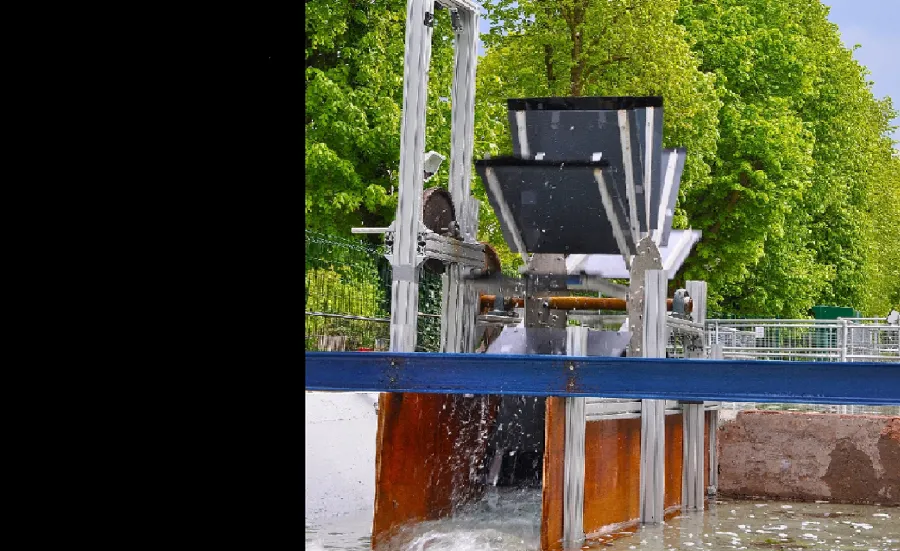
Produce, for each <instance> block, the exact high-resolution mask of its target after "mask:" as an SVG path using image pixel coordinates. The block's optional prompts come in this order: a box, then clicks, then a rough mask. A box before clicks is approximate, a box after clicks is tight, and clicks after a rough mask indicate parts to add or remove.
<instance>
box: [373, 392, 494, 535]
mask: <svg viewBox="0 0 900 551" xmlns="http://www.w3.org/2000/svg"><path fill="white" fill-rule="evenodd" d="M497 399H498V398H497V397H476V398H465V397H463V396H454V395H445V394H420V393H394V394H389V393H384V394H382V395H381V396H380V398H379V401H378V435H377V440H376V455H375V469H376V474H375V515H374V519H373V526H372V545H373V547H375V546H376V545H378V544H380V543H382V542H384V541H387V540H388V539H390V538H391V537H392V536H393V535H395V534H396V532H397V529H398V528H400V527H401V526H402V525H404V524H406V523H408V522H419V521H424V520H434V519H438V518H441V517H444V516H447V515H448V514H450V512H451V509H452V506H453V504H454V502H456V503H460V502H464V501H466V500H468V499H471V498H473V497H476V496H477V495H479V492H480V490H481V487H480V485H477V484H475V483H474V481H473V480H472V479H471V476H470V468H471V467H473V465H472V464H471V462H472V460H473V458H481V457H483V456H484V452H485V450H484V447H485V446H486V444H487V439H486V438H483V437H482V428H486V427H487V425H489V424H490V423H492V422H493V414H494V412H495V411H496V407H491V406H492V404H494V405H495V403H496V401H497Z"/></svg>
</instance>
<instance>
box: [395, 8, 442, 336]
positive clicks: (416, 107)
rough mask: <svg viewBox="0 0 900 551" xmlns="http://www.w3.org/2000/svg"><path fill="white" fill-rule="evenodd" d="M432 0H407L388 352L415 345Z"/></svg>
mask: <svg viewBox="0 0 900 551" xmlns="http://www.w3.org/2000/svg"><path fill="white" fill-rule="evenodd" d="M433 9H434V2H433V1H432V0H408V2H407V4H406V48H405V58H404V61H403V119H402V121H401V123H400V186H399V190H398V192H397V215H396V218H395V219H394V246H393V252H394V254H393V258H392V259H391V267H392V270H391V272H392V281H391V351H394V352H412V351H414V350H415V349H416V328H417V321H418V313H419V264H420V262H421V260H422V258H420V256H421V255H419V251H418V240H419V239H418V236H419V227H420V225H421V221H420V219H421V217H422V185H423V181H424V172H423V170H424V169H423V167H422V163H423V161H424V159H423V154H424V153H425V107H426V103H427V100H428V68H429V66H430V64H431V34H432V31H431V27H430V26H428V25H426V24H425V21H426V14H427V13H430V12H431V11H432V10H433Z"/></svg>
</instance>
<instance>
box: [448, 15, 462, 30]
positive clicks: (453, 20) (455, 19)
mask: <svg viewBox="0 0 900 551" xmlns="http://www.w3.org/2000/svg"><path fill="white" fill-rule="evenodd" d="M450 26H451V27H453V32H455V33H461V32H462V31H463V26H462V21H460V19H459V10H450Z"/></svg>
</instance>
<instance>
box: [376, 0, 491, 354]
mask: <svg viewBox="0 0 900 551" xmlns="http://www.w3.org/2000/svg"><path fill="white" fill-rule="evenodd" d="M438 3H439V4H440V5H442V6H444V7H446V8H448V9H450V10H453V11H456V19H458V21H459V24H460V29H458V30H457V32H456V40H455V43H454V47H455V62H454V74H453V88H452V98H451V101H452V104H451V124H452V126H451V130H450V147H451V152H450V195H451V198H452V200H453V204H454V207H455V208H456V211H457V219H458V221H459V222H460V223H461V226H462V228H461V229H462V232H463V234H464V237H465V240H466V241H470V242H471V241H472V240H473V239H474V235H475V233H476V231H477V220H478V218H477V209H478V205H477V203H476V202H472V201H470V198H469V191H470V185H471V164H472V147H473V141H474V121H475V66H476V63H477V53H476V39H477V35H478V5H477V4H475V3H474V2H470V1H468V0H439V2H438ZM434 5H435V2H434V0H408V2H407V6H406V45H405V50H404V51H405V56H404V61H403V119H402V122H401V127H400V186H399V190H398V198H397V214H396V217H395V219H394V223H393V225H392V229H393V239H394V244H393V250H392V257H391V268H392V270H391V271H392V281H391V299H392V300H391V343H390V346H391V351H392V352H413V351H415V349H416V328H417V317H418V316H417V314H418V310H419V275H420V266H421V263H422V261H423V260H424V259H425V250H424V246H420V244H419V239H420V230H421V228H422V223H421V215H422V191H423V185H424V172H423V166H422V165H423V161H424V159H423V155H424V152H425V108H426V104H427V100H428V71H429V67H430V64H431V36H432V27H431V26H430V24H429V23H430V22H433V20H434V14H433V13H432V11H433V10H434ZM432 24H433V23H432ZM461 275H462V272H461V267H459V266H456V264H455V263H453V262H451V264H450V267H449V270H448V274H447V280H446V282H445V288H446V289H447V290H446V291H445V297H444V304H445V306H446V307H447V308H448V309H447V310H445V311H444V316H443V322H442V329H441V334H442V341H443V342H442V349H444V350H446V351H448V352H468V351H471V348H472V346H473V343H472V341H473V340H474V338H473V336H472V335H473V334H474V323H475V320H474V318H475V310H474V308H475V307H476V305H475V300H474V299H471V298H467V296H468V295H471V294H472V291H471V290H469V289H468V288H467V286H466V285H465V283H464V282H463V281H461ZM469 313H471V316H470V315H469ZM469 318H471V323H467V321H468V320H469ZM468 325H472V326H473V327H472V328H469V329H468V330H466V329H465V327H467V326H468Z"/></svg>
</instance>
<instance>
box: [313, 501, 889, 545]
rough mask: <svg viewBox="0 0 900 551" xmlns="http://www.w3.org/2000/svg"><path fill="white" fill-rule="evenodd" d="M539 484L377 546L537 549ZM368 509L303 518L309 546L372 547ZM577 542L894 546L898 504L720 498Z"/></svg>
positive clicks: (409, 530)
mask: <svg viewBox="0 0 900 551" xmlns="http://www.w3.org/2000/svg"><path fill="white" fill-rule="evenodd" d="M540 512H541V496H540V491H539V490H507V489H502V490H498V489H493V488H492V489H491V491H490V492H489V493H488V494H487V495H485V497H484V498H483V499H481V500H479V501H478V502H476V503H474V504H471V505H469V506H467V507H463V508H461V509H460V510H459V511H458V512H457V513H456V514H455V515H454V516H453V517H452V518H448V519H443V520H439V521H432V522H424V523H420V524H418V525H415V526H412V527H409V528H407V529H406V530H405V531H404V532H403V533H402V535H401V539H402V542H401V541H395V542H393V544H389V545H386V546H384V547H383V548H382V549H379V551H539V549H540ZM370 535H371V515H370V514H366V515H358V517H344V518H341V519H334V520H331V521H328V522H320V523H318V524H315V525H314V524H311V523H309V522H307V525H306V549H307V551H321V550H325V549H341V550H352V551H363V550H368V549H370ZM581 549H606V550H612V551H623V550H641V551H668V550H671V549H690V550H695V551H699V550H700V549H748V550H779V551H788V550H804V549H808V550H820V551H831V550H835V551H837V550H841V551H843V550H854V551H857V550H862V551H868V550H877V551H900V508H897V507H881V506H877V505H840V504H832V503H825V502H818V503H797V502H782V501H763V500H760V501H729V500H718V501H714V502H712V503H711V504H710V506H709V509H708V510H707V511H705V512H703V513H690V514H685V515H680V516H676V517H674V518H671V519H669V520H668V521H666V522H665V523H664V524H661V525H659V526H645V527H640V528H638V527H635V528H630V529H626V530H623V531H621V532H619V533H618V534H616V537H615V538H610V537H604V538H600V539H598V540H594V541H589V542H586V543H585V545H584V546H583V547H581Z"/></svg>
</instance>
